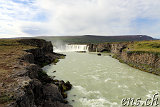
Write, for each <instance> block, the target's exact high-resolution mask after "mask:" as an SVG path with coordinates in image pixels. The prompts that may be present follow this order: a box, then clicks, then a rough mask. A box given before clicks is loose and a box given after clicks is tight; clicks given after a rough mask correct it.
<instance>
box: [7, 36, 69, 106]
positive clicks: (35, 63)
mask: <svg viewBox="0 0 160 107" xmlns="http://www.w3.org/2000/svg"><path fill="white" fill-rule="evenodd" d="M19 42H20V43H22V44H25V45H30V46H34V47H35V48H33V49H29V50H24V51H26V53H25V55H23V57H22V58H20V59H19V63H18V64H17V65H16V67H15V68H14V72H13V73H12V75H10V78H14V82H12V83H11V84H9V85H7V86H6V89H7V90H5V91H6V92H5V93H9V94H10V95H8V96H9V98H10V101H9V102H8V103H7V104H5V106H7V107H72V106H71V105H68V104H67V101H66V100H64V96H63V94H64V92H65V91H67V90H63V89H60V87H59V86H61V85H64V86H65V87H67V88H68V90H69V89H71V87H72V85H71V84H70V83H68V82H66V83H65V82H63V84H62V83H60V82H59V80H56V81H55V80H53V79H51V78H50V77H49V76H48V75H47V74H46V73H45V72H44V71H43V70H42V69H41V67H43V66H44V65H47V64H50V63H52V62H54V60H57V59H59V58H61V57H62V56H64V55H62V54H57V53H53V46H52V44H51V42H47V41H45V40H40V39H23V40H19Z"/></svg>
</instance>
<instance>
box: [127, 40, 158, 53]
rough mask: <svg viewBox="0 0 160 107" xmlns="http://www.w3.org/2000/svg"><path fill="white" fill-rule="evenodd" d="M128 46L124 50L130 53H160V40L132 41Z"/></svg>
mask: <svg viewBox="0 0 160 107" xmlns="http://www.w3.org/2000/svg"><path fill="white" fill-rule="evenodd" d="M128 48H129V49H128ZM128 48H127V49H126V50H127V51H128V52H130V53H132V52H136V53H138V52H139V53H142V52H149V53H160V40H152V41H140V42H134V43H133V44H130V45H129V46H128Z"/></svg>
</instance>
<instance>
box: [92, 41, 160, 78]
mask: <svg viewBox="0 0 160 107" xmlns="http://www.w3.org/2000/svg"><path fill="white" fill-rule="evenodd" d="M89 51H90V52H96V51H97V52H111V53H114V54H115V55H114V56H113V57H114V58H116V59H118V60H119V61H120V62H123V63H126V64H128V65H130V66H132V67H134V68H137V69H140V70H142V71H145V72H149V73H153V74H155V75H160V40H152V41H139V42H114V43H102V44H89Z"/></svg>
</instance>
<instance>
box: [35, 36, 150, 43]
mask: <svg viewBox="0 0 160 107" xmlns="http://www.w3.org/2000/svg"><path fill="white" fill-rule="evenodd" d="M38 38H41V39H45V40H50V41H53V42H57V41H61V42H64V43H71V44H89V43H103V42H124V41H142V40H153V38H152V37H149V36H145V35H128V36H127V35H126V36H92V35H84V36H50V37H38Z"/></svg>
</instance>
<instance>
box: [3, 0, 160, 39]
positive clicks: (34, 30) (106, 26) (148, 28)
mask: <svg viewBox="0 0 160 107" xmlns="http://www.w3.org/2000/svg"><path fill="white" fill-rule="evenodd" d="M138 34H140V35H149V36H152V37H154V38H160V0H0V38H10V37H26V36H27V37H28V36H64V35H68V36H74V35H103V36H104V35H106V36H107V35H111V36H112V35H113V36H114V35H138Z"/></svg>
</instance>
